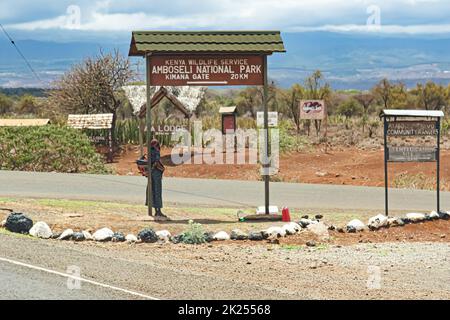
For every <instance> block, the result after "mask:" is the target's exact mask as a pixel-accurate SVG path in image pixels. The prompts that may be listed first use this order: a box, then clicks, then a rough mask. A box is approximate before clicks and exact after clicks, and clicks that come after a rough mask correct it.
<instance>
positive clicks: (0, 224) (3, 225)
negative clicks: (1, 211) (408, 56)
mask: <svg viewBox="0 0 450 320" xmlns="http://www.w3.org/2000/svg"><path fill="white" fill-rule="evenodd" d="M5 226H6V220H3V221H2V222H1V223H0V227H1V228H4V227H5Z"/></svg>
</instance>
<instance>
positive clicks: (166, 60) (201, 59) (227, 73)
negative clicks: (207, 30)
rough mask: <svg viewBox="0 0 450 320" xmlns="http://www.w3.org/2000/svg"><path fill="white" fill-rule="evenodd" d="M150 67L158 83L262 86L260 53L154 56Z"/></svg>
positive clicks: (262, 59) (262, 67) (153, 80)
mask: <svg viewBox="0 0 450 320" xmlns="http://www.w3.org/2000/svg"><path fill="white" fill-rule="evenodd" d="M150 68H151V74H150V81H151V83H152V85H157V86H188V85H191V86H192V85H199V86H203V85H208V86H225V85H226V86H233V85H239V86H258V85H264V57H263V56H262V55H200V56H198V55H170V56H166V55H163V56H159V55H155V56H153V57H152V59H151V64H150Z"/></svg>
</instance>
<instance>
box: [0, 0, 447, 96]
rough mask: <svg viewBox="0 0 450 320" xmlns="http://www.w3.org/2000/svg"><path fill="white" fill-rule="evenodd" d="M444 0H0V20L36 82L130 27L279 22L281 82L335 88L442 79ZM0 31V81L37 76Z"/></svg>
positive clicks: (276, 70)
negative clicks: (318, 79)
mask: <svg viewBox="0 0 450 320" xmlns="http://www.w3.org/2000/svg"><path fill="white" fill-rule="evenodd" d="M449 12H450V0H340V1H338V0H165V1H161V0H157V1H155V0H144V1H142V0H122V1H119V0H97V1H96V0H68V1H67V0H58V1H55V0H34V1H30V0H0V23H1V24H2V25H3V26H4V28H5V30H7V32H8V33H9V34H10V35H11V36H12V37H13V38H14V40H16V43H17V44H18V45H19V47H20V48H21V49H22V51H23V52H24V54H25V56H26V57H27V58H29V60H30V61H31V63H32V65H33V67H34V68H35V69H36V70H37V72H38V73H39V75H40V76H41V77H42V78H43V79H44V82H45V85H48V84H49V83H51V81H52V80H54V79H55V78H56V77H58V76H59V75H61V74H63V73H64V72H66V71H67V70H68V69H70V66H71V65H73V64H74V63H77V62H79V61H81V60H82V59H83V57H85V56H87V55H92V54H95V53H96V51H98V48H106V49H107V50H113V49H114V48H119V49H120V50H121V52H123V53H124V54H127V53H128V47H129V43H130V37H131V31H133V30H236V29H241V30H280V31H281V32H282V36H283V39H284V40H285V45H286V48H287V53H286V54H284V55H283V57H282V58H279V57H278V56H275V55H274V57H273V58H271V59H270V60H269V66H270V67H271V68H272V70H273V72H272V73H271V74H272V75H273V77H274V78H275V77H276V79H275V80H278V81H280V82H281V83H282V84H283V85H284V86H289V85H290V84H291V83H293V81H299V80H298V79H301V78H304V77H305V76H306V75H307V74H308V73H311V72H312V71H313V70H315V69H321V70H323V71H324V73H325V74H326V75H327V77H328V78H329V79H331V81H332V82H333V83H332V84H334V85H336V87H339V88H353V87H355V86H356V87H358V88H359V87H361V88H367V87H370V86H372V85H373V84H374V83H375V82H377V81H379V79H380V78H381V77H389V78H393V79H396V80H399V81H402V80H405V81H408V85H409V84H410V85H415V83H416V82H417V81H426V80H427V79H432V80H437V81H442V82H443V83H449V82H450V55H449V54H448V50H449V48H450V14H449ZM6 40H7V39H6V37H5V35H4V34H1V30H0V86H10V87H17V86H35V85H42V84H41V83H37V82H36V81H35V80H36V79H33V75H32V74H30V71H29V70H28V69H27V67H26V65H24V63H23V60H21V58H20V56H18V54H17V53H16V52H14V48H12V46H11V44H10V43H8V42H7V41H6Z"/></svg>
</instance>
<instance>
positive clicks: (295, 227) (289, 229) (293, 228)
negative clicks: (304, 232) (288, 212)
mask: <svg viewBox="0 0 450 320" xmlns="http://www.w3.org/2000/svg"><path fill="white" fill-rule="evenodd" d="M282 228H283V230H284V231H285V232H286V234H288V235H292V234H296V233H297V232H299V231H300V230H301V229H302V227H300V225H299V224H298V223H295V222H289V223H287V224H285V225H284V226H282Z"/></svg>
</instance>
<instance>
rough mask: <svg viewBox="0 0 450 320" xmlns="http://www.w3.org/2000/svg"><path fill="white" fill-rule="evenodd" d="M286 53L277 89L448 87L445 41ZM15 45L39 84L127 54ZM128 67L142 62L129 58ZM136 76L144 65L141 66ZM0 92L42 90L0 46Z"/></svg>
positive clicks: (107, 47) (121, 44) (275, 73)
mask: <svg viewBox="0 0 450 320" xmlns="http://www.w3.org/2000/svg"><path fill="white" fill-rule="evenodd" d="M283 39H284V41H285V45H286V49H287V53H286V54H274V55H273V56H271V57H270V58H269V67H270V71H269V77H270V78H271V79H273V80H275V81H276V82H277V83H278V84H280V85H281V86H283V87H288V86H290V85H291V84H292V83H294V82H302V81H303V80H304V78H305V77H306V76H307V75H309V74H310V73H311V72H312V71H314V70H316V69H320V70H322V71H323V72H324V74H325V75H326V77H327V79H328V80H329V81H330V82H331V84H332V86H333V88H335V89H368V88H370V87H371V86H373V85H374V84H375V83H376V82H378V81H379V80H380V79H381V78H383V77H387V78H389V79H391V80H394V81H403V82H405V83H406V84H407V85H408V86H410V87H411V86H414V85H415V84H416V83H417V82H424V81H426V80H434V81H436V82H440V83H443V84H448V83H450V55H449V54H448V53H449V52H450V36H449V37H448V38H432V37H412V36H410V37H406V36H405V37H382V36H377V35H370V36H368V35H349V34H339V33H330V32H307V33H283ZM17 44H18V45H19V47H20V48H21V49H22V51H23V52H24V54H25V55H26V56H27V58H28V59H29V60H30V62H31V63H32V65H33V67H34V68H35V69H36V70H37V71H38V73H39V75H40V77H41V78H42V79H43V80H44V82H45V83H47V84H48V83H50V82H51V81H52V80H54V79H55V78H56V77H58V76H60V75H61V74H63V73H64V72H65V71H66V70H68V69H70V67H71V65H72V64H74V63H78V62H80V61H81V60H82V59H83V58H84V57H87V56H90V55H94V54H97V53H98V52H99V49H100V48H102V49H103V50H104V51H111V50H113V49H114V48H119V49H120V51H121V52H122V53H123V54H124V55H127V54H128V46H129V42H128V39H127V38H123V39H122V38H121V40H117V42H115V43H111V42H109V43H102V42H101V41H98V42H67V43H57V42H50V41H34V40H21V41H17ZM132 61H133V62H134V63H136V62H137V61H140V62H142V59H138V58H134V59H133V60H132ZM140 68H141V70H139V71H140V72H141V73H142V72H143V71H144V69H143V68H144V65H143V64H141V67H140ZM0 86H3V87H36V86H39V87H40V86H43V84H42V83H39V82H38V81H37V80H36V79H35V78H34V77H33V76H32V74H31V73H30V72H29V70H28V69H27V68H26V65H25V64H24V63H23V61H22V60H21V59H20V57H18V55H17V53H16V52H15V51H14V48H13V47H12V46H11V44H10V43H8V42H7V41H6V40H0Z"/></svg>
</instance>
